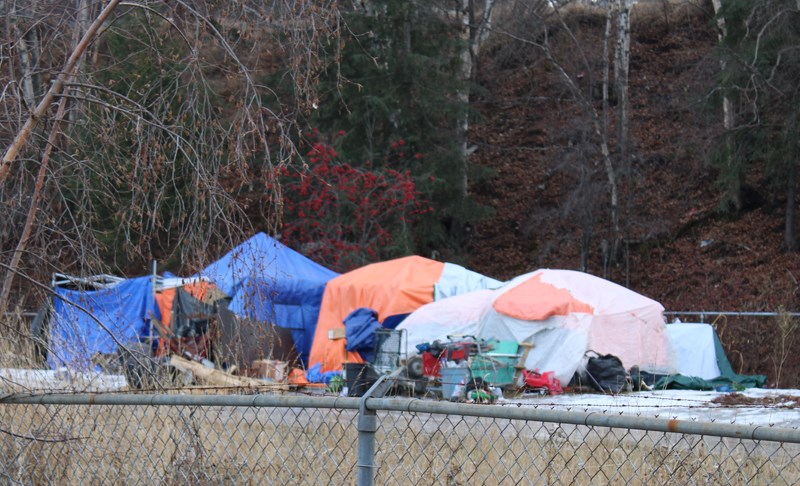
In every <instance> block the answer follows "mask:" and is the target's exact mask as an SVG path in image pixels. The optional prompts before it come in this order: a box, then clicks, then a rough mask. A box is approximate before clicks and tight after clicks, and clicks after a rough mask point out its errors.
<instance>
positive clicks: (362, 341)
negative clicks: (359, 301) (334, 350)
mask: <svg viewBox="0 0 800 486" xmlns="http://www.w3.org/2000/svg"><path fill="white" fill-rule="evenodd" d="M379 327H381V323H380V322H379V321H378V313H377V312H375V311H374V310H372V309H369V308H367V307H360V308H358V309H356V310H354V311H353V312H351V313H350V314H348V315H347V317H345V318H344V333H345V339H346V341H347V345H346V349H347V350H348V351H357V352H358V353H359V354H361V357H362V358H364V361H367V362H368V363H371V362H372V361H373V359H374V358H375V330H376V329H378V328H379Z"/></svg>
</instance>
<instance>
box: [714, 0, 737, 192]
mask: <svg viewBox="0 0 800 486" xmlns="http://www.w3.org/2000/svg"><path fill="white" fill-rule="evenodd" d="M711 3H712V5H713V6H714V14H715V15H719V11H720V10H721V9H722V0H712V1H711ZM717 27H719V34H718V38H719V42H720V44H721V43H722V41H723V40H724V39H725V37H726V36H727V35H728V27H727V26H726V25H725V19H724V18H722V17H719V18H717ZM719 64H720V69H721V70H723V71H724V70H725V66H726V65H725V61H724V60H721V61H720V62H719ZM735 124H736V120H735V118H734V111H733V101H732V100H731V98H730V97H729V96H728V95H727V93H726V94H724V95H723V97H722V128H723V129H724V130H725V147H726V149H727V150H726V153H725V157H726V158H727V160H726V164H725V165H728V166H730V165H731V162H732V159H733V157H734V141H733V129H734V127H735ZM737 191H738V189H737ZM734 199H735V202H734V204H735V205H736V206H737V208H738V206H739V205H740V203H739V194H738V193H737V194H735V196H734Z"/></svg>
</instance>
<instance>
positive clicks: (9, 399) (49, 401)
mask: <svg viewBox="0 0 800 486" xmlns="http://www.w3.org/2000/svg"><path fill="white" fill-rule="evenodd" d="M359 402H360V400H359V399H358V398H345V397H329V396H309V395H271V394H253V395H167V394H138V393H137V394H128V393H55V394H54V393H47V394H31V393H14V394H5V395H0V405H2V404H19V405H26V404H27V405H126V406H176V407H181V406H186V407H273V408H295V407H296V408H325V409H344V410H357V409H358V404H359Z"/></svg>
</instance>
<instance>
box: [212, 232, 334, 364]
mask: <svg viewBox="0 0 800 486" xmlns="http://www.w3.org/2000/svg"><path fill="white" fill-rule="evenodd" d="M200 275H201V276H204V277H208V278H209V279H210V280H211V282H213V283H214V284H216V286H217V287H218V288H219V289H220V290H222V291H223V292H225V294H227V295H229V296H231V298H232V299H231V303H230V305H229V309H230V310H231V311H232V312H233V313H235V314H237V315H238V316H240V317H248V318H251V319H257V320H259V321H264V322H271V323H273V324H275V325H277V326H279V327H283V328H287V329H291V330H292V338H293V339H294V343H295V347H296V348H297V352H298V354H299V355H300V359H301V360H302V362H303V364H306V363H307V362H308V354H309V352H310V351H311V342H312V341H313V339H314V332H315V331H316V326H317V317H318V316H319V308H320V304H321V302H322V294H323V292H324V290H325V284H326V283H327V282H328V280H330V279H332V278H334V277H336V276H338V275H339V274H338V273H336V272H334V271H332V270H328V269H327V268H325V267H323V266H322V265H319V264H318V263H316V262H314V261H312V260H310V259H308V258H306V257H305V256H303V255H301V254H300V253H297V252H296V251H294V250H292V249H291V248H289V247H287V246H285V245H283V244H282V243H280V242H278V241H276V240H274V239H273V238H270V237H269V236H267V235H265V234H264V233H258V234H256V235H255V236H253V237H252V238H250V239H249V240H247V241H245V242H244V243H242V244H241V245H239V246H237V247H236V248H234V249H233V250H231V251H230V252H228V253H227V254H226V255H225V256H224V257H222V258H220V259H219V260H218V261H216V262H214V263H212V264H211V265H209V266H208V267H206V269H205V270H203V272H202V273H200Z"/></svg>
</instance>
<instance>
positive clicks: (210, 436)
mask: <svg viewBox="0 0 800 486" xmlns="http://www.w3.org/2000/svg"><path fill="white" fill-rule="evenodd" d="M216 398H220V397H216ZM305 398H306V399H307V398H308V397H305ZM7 399H8V397H6V400H7ZM344 400H351V401H352V400H355V399H344ZM41 401H42V403H47V397H44V398H41ZM91 403H92V402H91V400H90V399H87V402H86V404H81V405H60V404H55V403H50V404H17V403H3V404H0V427H1V428H2V430H1V431H0V432H1V433H0V482H2V483H4V484H11V483H13V484H37V485H38V484H123V483H124V484H251V483H253V484H255V483H267V484H354V483H355V482H356V476H357V473H358V471H357V469H358V457H357V456H358V454H357V453H358V440H359V439H358V431H357V424H358V411H357V410H354V409H353V408H354V407H353V403H357V402H353V403H351V404H350V406H348V407H345V408H339V407H335V408H315V407H314V405H313V402H312V403H311V404H309V403H308V402H306V403H305V404H304V405H302V406H301V405H295V404H293V403H292V402H291V400H289V401H287V402H286V403H287V405H286V406H277V407H273V406H269V407H265V406H226V405H225V404H224V403H225V402H224V398H223V400H222V401H221V402H217V403H219V404H218V405H202V406H198V405H185V404H184V405H143V404H141V403H140V404H131V405H108V404H103V405H97V404H91ZM142 403H144V399H142ZM238 403H241V402H238ZM348 403H349V402H348ZM473 407H478V408H482V409H483V408H484V407H487V406H483V405H473ZM492 408H494V409H497V410H500V412H498V413H499V414H502V410H503V409H511V408H512V407H492ZM377 414H378V419H379V427H378V430H377V433H376V435H375V451H376V454H375V466H376V467H375V478H376V481H375V482H376V484H422V483H432V484H448V485H451V484H453V485H454V484H481V483H485V484H518V483H523V484H525V483H540V484H648V485H650V484H696V483H718V484H750V483H755V484H763V483H770V484H797V483H798V482H800V460H798V456H799V455H800V445H798V444H796V443H790V442H774V441H765V440H750V439H733V438H725V437H713V436H708V435H693V434H681V433H673V432H658V431H653V430H638V429H628V428H609V427H597V426H587V425H571V424H566V423H551V422H538V421H531V420H519V419H508V418H487V417H473V416H464V415H457V414H440V413H418V412H409V411H406V412H398V411H385V410H378V411H377Z"/></svg>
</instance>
